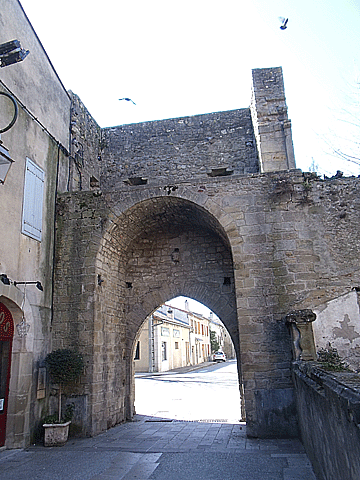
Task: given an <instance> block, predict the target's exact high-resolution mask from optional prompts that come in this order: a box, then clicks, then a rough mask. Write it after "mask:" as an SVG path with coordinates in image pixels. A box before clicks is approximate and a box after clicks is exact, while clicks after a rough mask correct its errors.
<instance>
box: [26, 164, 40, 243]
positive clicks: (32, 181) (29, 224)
mask: <svg viewBox="0 0 360 480" xmlns="http://www.w3.org/2000/svg"><path fill="white" fill-rule="evenodd" d="M44 177H45V175H44V171H43V170H41V168H39V167H38V166H37V165H35V163H34V162H32V161H31V160H30V159H29V158H26V169H25V186H24V200H23V202H24V203H23V216H22V228H21V233H24V234H25V235H28V236H29V237H31V238H34V239H35V240H39V242H40V241H41V232H42V209H43V194H44Z"/></svg>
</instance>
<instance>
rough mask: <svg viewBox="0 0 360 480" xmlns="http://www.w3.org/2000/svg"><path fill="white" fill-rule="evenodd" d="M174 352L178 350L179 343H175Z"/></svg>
mask: <svg viewBox="0 0 360 480" xmlns="http://www.w3.org/2000/svg"><path fill="white" fill-rule="evenodd" d="M175 350H179V342H175Z"/></svg>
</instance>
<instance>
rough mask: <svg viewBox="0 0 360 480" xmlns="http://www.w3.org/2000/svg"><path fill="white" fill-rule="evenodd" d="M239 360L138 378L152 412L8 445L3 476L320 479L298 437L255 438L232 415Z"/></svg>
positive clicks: (0, 457)
mask: <svg viewBox="0 0 360 480" xmlns="http://www.w3.org/2000/svg"><path fill="white" fill-rule="evenodd" d="M233 363H234V362H229V363H228V362H227V363H226V364H225V365H222V364H221V365H211V366H210V367H202V368H201V369H200V370H197V371H193V372H186V371H185V372H183V373H177V374H174V373H173V372H172V373H166V374H163V375H153V376H151V377H144V376H143V377H142V378H137V379H136V389H137V392H136V398H137V400H136V403H137V409H138V412H139V409H142V408H144V409H146V408H148V410H149V412H147V413H146V412H142V414H141V415H140V414H139V413H138V414H137V415H136V417H135V419H134V421H133V422H129V423H126V424H122V425H118V426H116V427H114V428H112V429H110V430H108V431H107V432H105V433H103V434H100V435H98V436H96V437H94V438H85V439H70V440H69V441H68V442H67V443H66V445H65V446H63V447H57V448H56V447H55V448H45V447H43V446H42V445H36V446H32V447H30V448H28V449H26V450H15V451H13V450H4V451H2V452H0V480H193V479H194V480H239V479H241V480H304V479H306V480H316V479H315V476H314V474H313V472H312V468H311V466H310V464H309V461H308V459H307V456H306V454H305V452H304V449H303V447H302V445H301V443H300V441H299V440H296V439H291V440H288V439H285V440H257V439H248V438H247V437H246V426H245V424H244V423H241V422H239V419H237V420H235V421H234V422H231V421H230V417H236V416H237V417H238V413H239V407H238V406H237V407H236V406H235V402H234V398H235V397H236V395H238V389H237V384H236V380H235V378H234V374H233V371H234V365H233ZM235 370H236V366H235ZM154 377H156V378H157V379H154ZM210 378H216V379H217V381H218V382H219V385H217V386H215V385H214V384H212V383H211V381H210ZM197 383H198V384H199V385H198V387H199V388H197V387H196V384H197ZM231 385H232V386H233V387H235V388H234V393H233V392H232V387H231ZM169 390H171V391H169ZM190 391H191V392H197V393H196V395H199V399H200V400H201V401H202V402H204V401H205V400H206V405H207V406H206V408H205V406H204V407H198V406H196V404H197V403H198V400H199V399H198V398H197V397H196V398H194V397H192V398H191V395H192V394H190V393H189V392H190ZM224 391H228V392H229V393H228V395H225V394H224ZM221 392H222V394H221ZM209 394H210V398H209ZM180 397H183V399H184V405H185V406H184V407H183V406H182V405H181V403H182V401H179V400H178V399H179V398H180ZM227 397H228V398H229V406H227V399H228V398H227ZM186 398H190V400H191V403H192V404H193V405H194V410H193V411H192V412H190V413H191V415H192V417H197V418H196V419H197V420H201V421H200V422H197V421H195V420H196V419H195V418H187V419H184V418H179V417H183V416H185V415H186V412H189V406H188V405H186V403H187V401H186ZM219 398H220V399H221V402H220V403H221V406H219V405H217V404H218V402H217V401H215V400H216V399H219ZM237 398H238V397H237ZM146 399H148V400H149V402H146ZM156 399H157V401H158V404H159V408H158V409H157V406H156ZM209 403H210V404H211V403H213V408H211V406H210V407H209V408H208V404H209ZM147 405H149V407H147ZM230 405H231V407H230ZM195 406H196V408H195ZM210 417H213V418H212V419H211V418H210ZM215 417H218V418H215ZM219 420H222V422H220V421H219Z"/></svg>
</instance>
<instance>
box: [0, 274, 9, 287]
mask: <svg viewBox="0 0 360 480" xmlns="http://www.w3.org/2000/svg"><path fill="white" fill-rule="evenodd" d="M0 280H1V281H2V283H3V284H4V285H10V283H11V282H10V279H9V278H8V276H7V275H5V273H2V274H1V275H0Z"/></svg>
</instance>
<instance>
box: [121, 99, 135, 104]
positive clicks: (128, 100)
mask: <svg viewBox="0 0 360 480" xmlns="http://www.w3.org/2000/svg"><path fill="white" fill-rule="evenodd" d="M119 100H126V101H127V102H131V103H133V104H134V105H136V103H135V102H134V101H133V100H131V98H119Z"/></svg>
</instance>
